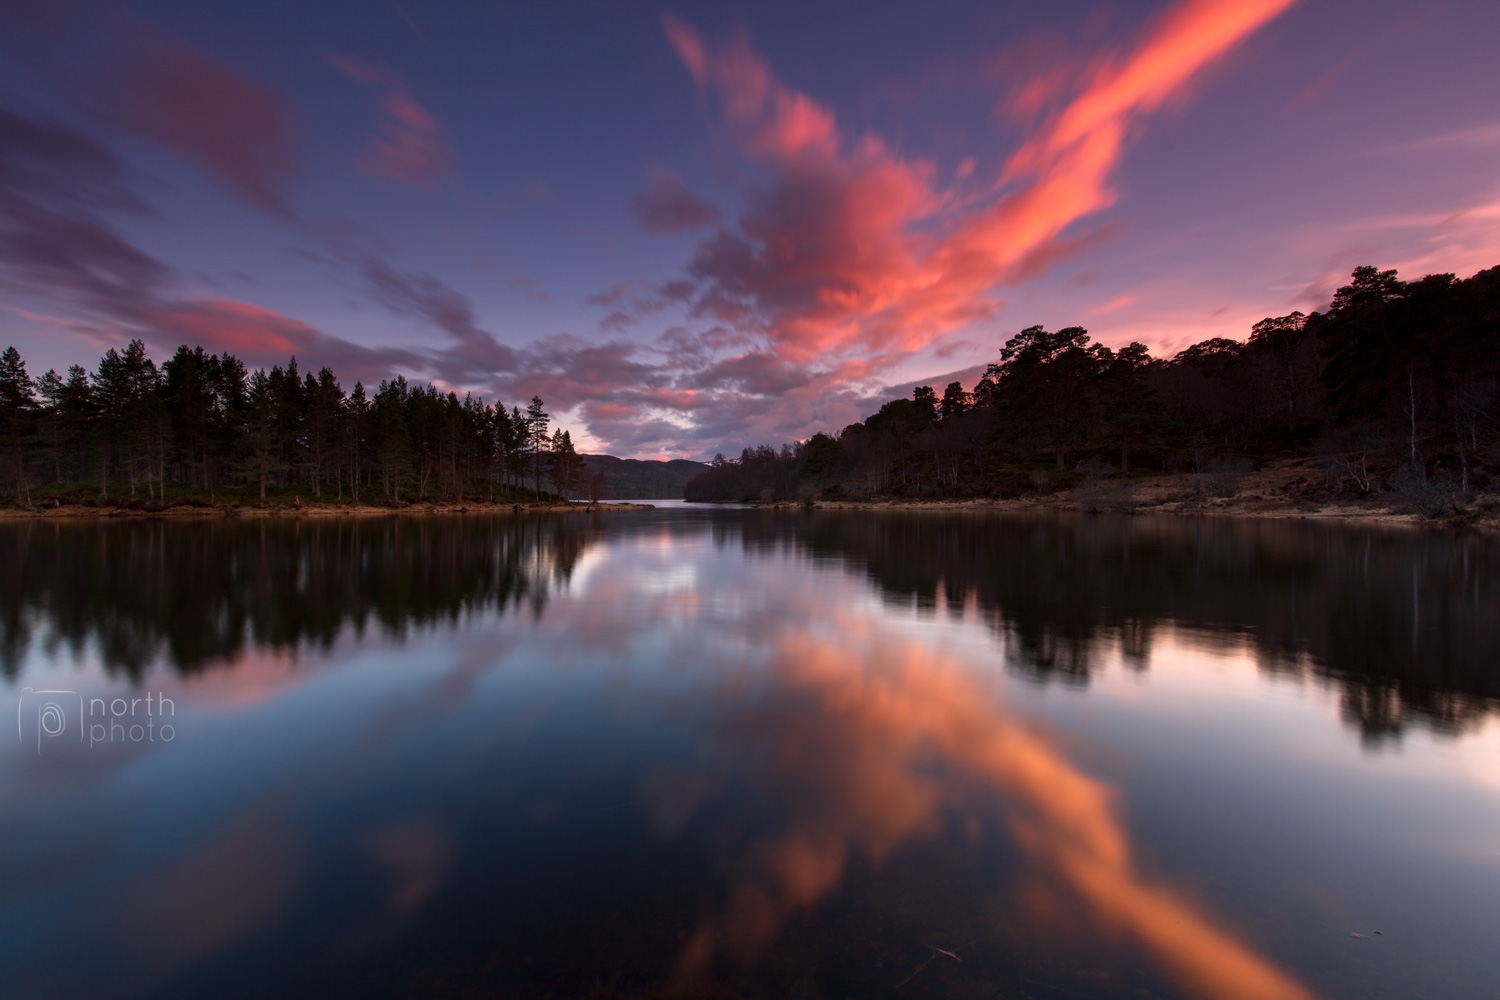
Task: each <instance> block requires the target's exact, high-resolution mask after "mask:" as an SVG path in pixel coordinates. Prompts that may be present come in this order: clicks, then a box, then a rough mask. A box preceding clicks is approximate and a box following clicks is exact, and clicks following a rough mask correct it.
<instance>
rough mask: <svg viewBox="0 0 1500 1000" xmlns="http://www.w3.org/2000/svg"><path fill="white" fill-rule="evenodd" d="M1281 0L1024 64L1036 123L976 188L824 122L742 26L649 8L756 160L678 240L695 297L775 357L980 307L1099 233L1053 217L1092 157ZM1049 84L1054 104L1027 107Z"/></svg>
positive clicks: (901, 350) (890, 345) (1100, 168)
mask: <svg viewBox="0 0 1500 1000" xmlns="http://www.w3.org/2000/svg"><path fill="white" fill-rule="evenodd" d="M1290 2H1291V0H1253V2H1230V0H1184V2H1182V3H1179V4H1178V5H1177V6H1176V7H1174V8H1172V9H1171V10H1169V11H1168V12H1167V13H1166V14H1165V15H1163V16H1162V17H1161V18H1160V19H1159V20H1157V21H1156V22H1155V23H1154V24H1153V25H1151V26H1150V27H1149V28H1148V30H1147V31H1146V32H1145V34H1144V38H1143V40H1142V41H1141V42H1140V43H1139V44H1138V45H1137V46H1136V47H1135V48H1134V49H1133V50H1130V51H1128V52H1125V53H1115V54H1109V55H1104V56H1098V57H1095V58H1093V59H1089V60H1080V59H1074V60H1073V61H1072V62H1070V63H1069V64H1068V66H1067V71H1066V72H1051V73H1050V75H1047V76H1045V77H1038V78H1036V79H1034V80H1032V81H1031V83H1030V84H1028V87H1029V89H1027V87H1023V88H1022V91H1021V92H1020V93H1019V94H1018V96H1017V97H1016V99H1015V100H1016V102H1017V105H1016V106H1017V108H1018V110H1020V111H1023V112H1025V113H1026V114H1027V115H1028V116H1030V117H1033V118H1040V119H1042V121H1041V124H1040V125H1039V126H1038V127H1036V128H1035V129H1034V130H1033V131H1032V132H1031V134H1030V135H1029V136H1028V137H1027V138H1026V139H1025V140H1024V141H1023V142H1022V144H1021V146H1020V147H1019V148H1018V149H1017V151H1016V152H1015V154H1014V155H1013V156H1012V157H1011V158H1010V159H1009V160H1008V161H1007V162H1006V163H1005V164H1004V165H1003V166H1001V168H1000V169H999V170H997V171H995V173H994V175H993V177H992V181H991V188H990V191H991V193H990V195H989V196H988V197H987V199H986V200H982V201H980V202H978V203H975V202H973V201H971V200H968V199H964V198H959V197H958V196H957V195H956V194H955V193H954V192H952V191H947V190H943V189H940V188H939V187H938V186H937V184H936V177H937V175H938V171H937V169H936V167H935V166H934V165H933V164H931V163H928V162H926V161H923V160H919V159H915V158H911V157H906V156H903V155H901V154H900V153H898V152H897V151H896V150H894V149H892V148H891V147H890V146H889V145H888V144H887V143H886V142H885V141H884V140H883V139H881V138H880V137H879V136H876V135H873V134H869V133H865V134H860V135H855V134H851V133H849V132H848V131H847V130H841V129H840V127H839V126H838V123H837V121H836V118H835V116H834V114H833V113H832V112H831V111H830V110H828V109H827V108H825V107H823V106H822V105H820V104H818V103H817V102H816V101H814V100H813V99H812V98H810V97H808V96H807V95H805V94H803V93H800V92H798V91H796V90H793V89H791V88H789V87H787V86H786V85H784V84H782V83H780V82H779V81H777V79H776V78H775V76H774V74H773V73H772V71H771V69H770V67H769V66H768V65H767V64H766V62H765V61H764V60H763V59H762V58H761V57H760V56H759V55H758V54H756V53H755V52H754V51H753V50H751V49H750V47H749V45H748V44H747V43H746V42H745V41H744V40H743V39H739V40H735V41H732V42H731V43H730V44H728V45H727V46H725V47H723V48H721V49H717V50H715V49H712V48H711V47H710V46H709V45H707V44H706V43H705V42H704V41H703V39H702V38H701V37H700V36H699V35H698V34H697V33H696V32H695V31H694V30H693V29H692V28H691V27H689V26H688V25H686V24H684V23H683V22H681V21H679V20H677V19H675V18H673V17H671V16H666V17H664V19H663V27H664V31H665V33H666V36H667V39H668V41H669V43H670V44H671V45H672V47H673V49H674V50H675V51H676V53H677V55H678V57H679V58H680V59H681V60H682V62H683V65H684V66H685V67H686V68H687V70H688V72H689V74H690V75H691V76H692V77H693V79H694V82H695V83H696V84H697V86H698V87H699V89H700V91H701V92H702V93H703V94H704V95H705V97H708V96H712V97H713V99H714V100H715V101H716V103H717V108H718V113H719V116H720V118H721V119H722V121H723V123H724V126H725V129H726V132H727V134H728V135H729V137H730V139H731V141H732V142H733V143H734V144H735V146H736V147H737V148H738V150H739V151H740V152H741V154H743V155H744V156H745V157H747V158H748V159H749V160H751V161H752V162H754V163H756V164H758V165H760V166H762V167H764V168H766V169H767V170H768V172H769V181H768V182H767V183H765V184H764V185H762V186H758V187H756V188H754V189H752V191H751V198H750V204H749V207H748V209H747V210H746V212H745V213H744V215H743V216H742V217H741V218H740V220H739V223H738V225H737V226H736V227H735V228H734V229H733V230H728V229H726V230H721V231H720V232H719V233H717V234H716V235H714V236H713V237H711V238H709V239H706V240H704V241H702V242H701V243H700V244H699V245H698V247H697V249H696V250H695V252H694V255H693V258H692V260H691V261H690V262H689V264H688V267H687V271H688V274H689V275H690V276H691V277H692V278H694V279H695V280H696V281H697V299H696V306H697V310H698V313H699V314H700V315H707V316H712V317H713V318H715V319H717V320H719V321H720V322H723V323H727V324H732V325H735V326H737V327H739V328H741V329H751V330H754V331H755V332H756V333H757V334H759V335H761V336H764V337H765V338H766V339H767V340H768V341H769V343H770V344H771V346H772V350H773V351H774V352H775V353H776V354H778V355H779V356H781V357H783V358H785V359H787V360H789V361H792V362H802V361H806V360H809V359H811V358H813V357H818V356H825V355H827V354H829V353H830V352H831V353H833V354H836V355H840V354H848V353H871V352H886V353H888V354H890V355H891V357H892V358H894V359H899V357H901V356H904V355H905V354H909V353H910V352H912V351H915V350H917V349H919V348H921V347H924V346H926V345H928V344H930V343H931V342H932V341H933V340H934V339H936V338H937V337H939V336H941V335H942V334H945V333H947V332H949V331H951V330H953V329H955V328H957V327H960V326H963V325H965V324H968V323H971V322H974V321H976V320H980V319H983V318H985V317H988V316H990V315H991V314H993V312H994V311H995V309H996V308H997V307H998V305H999V302H998V300H997V299H996V298H995V297H994V292H995V289H996V288H997V287H999V286H1001V285H1003V284H1006V283H1009V282H1014V281H1019V280H1023V279H1024V278H1026V277H1030V276H1033V275H1034V274H1036V273H1039V272H1040V271H1041V270H1043V269H1045V268H1046V267H1047V266H1049V265H1051V264H1052V263H1055V262H1056V261H1057V260H1058V259H1060V258H1062V257H1063V256H1066V255H1068V254H1070V253H1076V252H1080V251H1081V250H1083V249H1085V248H1087V247H1088V246H1089V245H1091V243H1092V242H1094V241H1095V240H1097V239H1098V238H1100V237H1101V235H1102V234H1101V233H1096V234H1084V235H1082V236H1077V235H1075V236H1068V235H1065V231H1066V230H1067V229H1068V228H1069V227H1070V226H1071V225H1073V224H1074V223H1076V222H1078V221H1079V220H1081V219H1083V218H1086V217H1087V216H1090V215H1092V214H1095V213H1097V212H1099V211H1101V210H1103V209H1105V208H1108V207H1109V206H1110V205H1111V204H1113V202H1114V200H1115V194H1114V192H1113V191H1112V190H1111V189H1110V188H1109V186H1108V179H1109V175H1110V173H1111V172H1112V171H1113V169H1114V167H1115V166H1116V165H1117V164H1118V162H1119V160H1120V158H1121V156H1122V154H1123V150H1124V146H1125V142H1126V139H1127V137H1128V135H1129V133H1130V132H1131V130H1132V129H1133V128H1134V127H1136V125H1137V124H1138V122H1139V121H1140V119H1142V118H1143V117H1144V116H1145V115H1147V114H1149V113H1150V112H1153V111H1155V110H1158V109H1159V108H1160V107H1162V106H1163V105H1164V104H1166V103H1167V102H1168V101H1170V100H1173V99H1180V98H1181V97H1182V96H1183V94H1184V93H1185V91H1186V89H1187V87H1188V85H1189V84H1190V82H1191V81H1192V79H1193V78H1194V76H1195V75H1196V74H1197V73H1198V71H1199V70H1201V69H1202V68H1204V67H1205V66H1207V65H1209V64H1210V63H1212V62H1213V61H1214V60H1216V59H1218V58H1219V57H1221V56H1222V55H1224V54H1225V53H1226V52H1227V51H1229V50H1230V49H1231V48H1232V47H1233V46H1234V45H1235V44H1236V43H1238V42H1239V41H1240V40H1242V39H1243V38H1245V37H1246V36H1248V35H1249V34H1250V33H1251V32H1253V31H1254V30H1256V29H1257V28H1258V27H1260V26H1261V25H1263V24H1264V23H1266V22H1267V21H1269V20H1270V19H1271V18H1273V17H1275V16H1276V15H1277V14H1278V13H1280V12H1281V10H1283V9H1284V8H1285V7H1287V6H1288V5H1289V3H1290ZM1053 102H1060V103H1061V105H1062V106H1061V109H1060V110H1059V111H1057V112H1056V113H1054V114H1053V115H1051V117H1044V110H1045V107H1046V106H1047V105H1048V104H1049V103H1053ZM979 169H980V168H978V167H977V166H970V165H969V164H967V163H965V164H963V168H962V169H961V170H960V171H959V173H960V174H964V175H972V174H974V173H975V172H976V171H978V170H979ZM1107 232H1108V231H1107V230H1105V231H1103V233H1104V234H1107Z"/></svg>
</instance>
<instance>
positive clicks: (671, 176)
mask: <svg viewBox="0 0 1500 1000" xmlns="http://www.w3.org/2000/svg"><path fill="white" fill-rule="evenodd" d="M630 208H631V211H632V212H634V213H635V217H636V220H637V221H638V222H640V224H641V226H642V228H644V229H645V230H646V231H647V232H649V233H677V232H683V231H685V230H690V229H702V228H704V227H705V226H716V225H718V224H719V220H720V218H721V216H720V213H719V209H718V206H716V205H714V203H713V202H711V201H706V200H704V199H702V198H700V197H698V196H697V195H695V194H694V193H693V192H692V189H691V188H689V187H688V186H687V182H686V181H684V180H683V179H682V178H681V177H680V176H679V175H678V174H677V172H676V171H675V170H672V169H671V168H669V167H660V166H659V167H653V168H652V170H651V172H650V174H649V175H648V177H647V180H646V190H644V191H642V192H641V193H640V194H638V195H636V196H635V198H634V199H633V200H632V201H631V203H630Z"/></svg>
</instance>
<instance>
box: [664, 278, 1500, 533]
mask: <svg viewBox="0 0 1500 1000" xmlns="http://www.w3.org/2000/svg"><path fill="white" fill-rule="evenodd" d="M1497 431H1500V267H1497V268H1491V269H1489V270H1487V271H1481V272H1479V273H1478V274H1476V275H1474V276H1473V277H1471V278H1469V279H1467V280H1464V281H1459V280H1457V279H1456V278H1455V277H1454V276H1453V275H1451V274H1437V275H1429V276H1427V277H1425V278H1423V279H1421V280H1420V281H1414V282H1403V281H1400V280H1399V279H1398V278H1397V277H1396V272H1394V271H1379V270H1377V269H1375V268H1373V267H1361V268H1358V269H1356V270H1355V271H1354V275H1353V280H1352V281H1351V283H1350V284H1349V285H1346V286H1344V287H1343V288H1340V289H1339V290H1338V292H1337V293H1336V294H1335V295H1334V298H1333V302H1332V304H1331V305H1330V307H1329V308H1328V310H1327V311H1326V312H1315V313H1313V314H1312V315H1310V316H1304V315H1303V314H1301V313H1295V312H1294V313H1292V314H1290V315H1287V316H1279V317H1271V318H1267V319H1265V320H1262V321H1261V322H1259V323H1257V324H1255V327H1254V329H1253V330H1252V331H1251V335H1250V338H1249V339H1248V340H1247V341H1246V342H1244V343H1240V342H1237V341H1232V340H1226V339H1222V338H1216V339H1213V340H1207V341H1204V342H1203V343H1200V344H1195V345H1193V346H1192V347H1189V348H1187V349H1186V350H1183V351H1180V352H1178V353H1177V355H1176V356H1174V357H1172V358H1171V359H1167V360H1163V359H1158V358H1153V357H1151V355H1150V352H1149V351H1148V350H1147V349H1146V347H1145V346H1144V345H1142V344H1131V345H1129V346H1127V347H1124V348H1121V349H1120V350H1118V351H1116V350H1111V349H1110V348H1108V347H1105V346H1103V345H1102V344H1097V343H1093V342H1091V341H1090V339H1089V335H1088V331H1086V330H1084V329H1083V328H1082V327H1068V328H1066V329H1063V330H1058V331H1056V332H1049V331H1047V330H1045V329H1043V328H1042V327H1039V326H1034V327H1030V328H1028V329H1026V330H1022V331H1021V332H1020V333H1019V334H1017V335H1016V336H1015V337H1012V338H1011V339H1010V340H1009V341H1008V342H1007V343H1006V344H1005V347H1004V349H1003V350H1002V351H1001V353H1000V361H999V362H997V363H995V364H992V365H990V366H989V369H988V371H986V372H985V374H984V376H983V377H982V378H981V379H980V380H979V382H978V383H977V384H976V385H975V386H974V388H973V389H972V390H965V389H964V387H963V386H962V385H961V384H960V383H958V382H954V383H952V384H950V385H948V386H947V387H946V388H945V389H944V390H943V393H942V395H941V397H939V396H938V393H937V392H936V391H935V390H934V389H933V388H932V387H930V386H918V387H917V388H916V390H915V392H914V393H913V398H911V399H897V400H892V401H891V402H888V403H886V404H885V405H884V406H882V407H881V408H880V411H879V412H878V413H876V414H875V415H874V416H871V417H870V418H869V419H867V420H865V421H864V422H863V423H859V424H851V425H849V426H848V427H845V428H844V429H843V430H842V431H839V432H838V433H837V434H816V435H814V436H813V437H812V438H810V439H809V440H807V441H805V442H801V443H798V444H795V445H786V446H783V447H782V448H781V449H780V451H777V450H775V449H772V448H768V447H764V446H763V447H759V448H749V449H746V450H745V452H744V453H743V454H742V455H741V456H740V458H739V459H738V460H737V461H736V460H727V459H725V458H724V457H723V456H719V457H718V458H716V459H715V461H714V463H713V468H711V469H709V470H707V471H705V472H704V473H703V474H702V475H700V476H699V477H698V478H697V479H695V480H693V481H691V482H690V483H689V484H688V485H687V488H686V495H687V497H688V499H696V500H745V499H791V498H795V497H798V496H803V497H809V496H814V495H821V496H824V497H862V496H870V495H874V494H888V495H896V496H907V497H920V496H929V497H942V496H952V497H963V496H994V495H1006V494H1010V495H1014V494H1015V493H1018V492H1021V491H1023V490H1040V489H1042V488H1043V487H1045V486H1046V485H1047V484H1048V483H1049V482H1052V483H1054V484H1060V485H1066V484H1068V483H1069V482H1070V481H1076V480H1077V479H1080V478H1084V479H1090V480H1098V479H1102V478H1105V477H1109V476H1114V475H1118V476H1119V477H1121V478H1124V477H1128V476H1129V475H1130V473H1131V472H1133V471H1136V472H1138V471H1140V470H1141V469H1142V468H1146V469H1150V470H1155V471H1192V472H1195V473H1207V474H1211V475H1213V474H1217V475H1219V476H1221V477H1223V478H1227V479H1231V480H1232V479H1233V478H1234V477H1235V476H1236V475H1237V474H1238V473H1239V472H1241V471H1243V470H1245V469H1247V468H1249V467H1250V466H1252V465H1253V464H1254V463H1256V462H1263V461H1267V460H1272V459H1279V458H1289V457H1308V456H1314V455H1315V456H1318V457H1320V458H1321V459H1322V460H1323V462H1324V468H1325V475H1324V482H1323V484H1321V485H1322V488H1323V489H1324V490H1326V491H1328V492H1341V491H1343V490H1345V489H1347V490H1349V491H1353V492H1355V493H1357V494H1369V493H1371V492H1372V491H1373V490H1375V489H1377V488H1378V487H1379V486H1381V484H1382V480H1384V482H1385V484H1386V485H1390V486H1396V487H1404V488H1405V493H1406V494H1408V495H1410V496H1412V497H1413V498H1414V499H1415V500H1416V502H1418V503H1419V504H1420V503H1421V502H1422V499H1423V496H1424V494H1425V493H1427V492H1436V493H1438V494H1440V495H1442V496H1452V495H1460V496H1462V495H1465V494H1468V493H1469V492H1470V491H1472V490H1474V489H1476V488H1482V487H1484V486H1486V485H1488V484H1489V483H1490V482H1491V481H1492V477H1493V476H1494V474H1495V472H1496V469H1497V463H1496V453H1495V445H1496V443H1497V440H1500V435H1497Z"/></svg>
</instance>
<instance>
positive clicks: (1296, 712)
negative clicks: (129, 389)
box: [0, 508, 1500, 1000]
mask: <svg viewBox="0 0 1500 1000" xmlns="http://www.w3.org/2000/svg"><path fill="white" fill-rule="evenodd" d="M0 552H3V560H0V565H3V566H4V567H6V569H5V572H4V573H3V574H0V669H3V673H4V678H5V680H4V682H3V683H0V692H3V697H0V711H3V712H4V713H5V714H4V718H7V719H14V720H15V726H16V729H15V736H14V737H11V736H5V737H4V738H3V739H0V995H4V996H6V997H17V998H20V997H26V998H33V997H99V996H110V997H135V996H140V997H174V998H176V997H181V998H199V997H210V996H211V997H215V998H223V997H264V996H278V997H328V996H361V997H408V996H410V997H446V996H461V997H469V996H474V997H480V996H484V997H489V996H502V997H549V998H550V997H558V998H562V997H656V996H693V997H726V998H727V997H768V998H777V1000H782V998H792V1000H813V998H820V997H821V998H826V1000H844V998H849V997H854V998H867V997H896V998H901V997H958V998H979V997H986V998H1002V997H1003V998H1027V997H1029V998H1034V1000H1066V998H1073V997H1085V998H1096V1000H1115V998H1121V1000H1124V998H1130V1000H1134V998H1151V997H1158V998H1189V997H1191V998H1197V997H1204V998H1293V1000H1295V998H1305V997H1324V998H1336V997H1348V998H1381V997H1391V998H1398V997H1400V998H1406V997H1424V998H1459V997H1463V998H1470V997H1495V996H1500V946H1497V945H1496V943H1495V928H1496V927H1497V926H1500V714H1497V712H1496V709H1497V705H1500V702H1497V698H1500V667H1497V660H1500V542H1497V540H1496V539H1494V538H1490V537H1484V536H1475V535H1460V534H1447V533H1440V532H1418V531H1414V530H1400V529H1389V528H1377V527H1362V526H1355V525H1343V524H1336V523H1327V522H1323V523H1317V522H1308V521H1232V520H1228V519H1212V518H1199V519H1191V518H1180V519H1171V518H1151V517H1133V518H1106V517H1086V516H1080V517H1064V516H1052V517H1045V518H1027V517H1018V516H1001V515H960V514H954V515H945V514H911V513H896V512H811V511H772V510H741V509H712V510H702V509H690V508H678V509H660V510H656V511H647V512H639V513H609V514H603V515H601V514H592V515H591V514H585V513H577V514H561V515H550V516H522V515H516V516H515V517H475V516H471V515H452V516H443V515H436V516H429V517H409V518H408V517H394V516H393V517H387V518H380V517H369V518H344V519H334V518H329V519H312V518H308V519H300V520H292V519H238V520H223V521H220V520H213V521H209V520H204V521H160V520H154V521H145V520H134V521H110V522H93V523H87V522H78V523H43V522H38V521H28V522H11V523H6V524H3V525H0Z"/></svg>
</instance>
